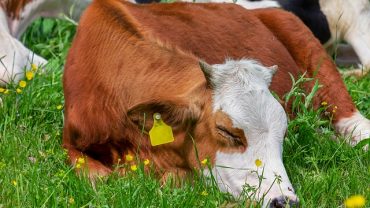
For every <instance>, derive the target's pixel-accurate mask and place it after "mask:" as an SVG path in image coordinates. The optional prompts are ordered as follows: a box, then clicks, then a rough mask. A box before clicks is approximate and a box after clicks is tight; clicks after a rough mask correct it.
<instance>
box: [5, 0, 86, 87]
mask: <svg viewBox="0 0 370 208" xmlns="http://www.w3.org/2000/svg"><path fill="white" fill-rule="evenodd" d="M88 3H90V0H77V1H74V0H0V61H1V63H0V86H1V85H5V84H8V83H10V82H11V81H15V82H17V81H18V80H19V79H21V78H22V77H23V74H24V68H30V65H31V64H32V63H34V64H36V65H43V64H45V63H46V62H47V61H46V60H45V59H44V58H42V57H40V56H38V55H37V54H35V53H34V52H32V51H31V50H29V49H28V48H26V47H25V46H24V45H23V44H22V43H21V42H20V41H19V40H18V39H19V38H20V36H21V35H22V33H23V32H24V31H25V30H26V28H27V27H28V25H29V24H30V23H31V22H32V21H34V20H35V19H36V18H38V17H41V16H43V17H58V16H59V15H61V14H66V15H71V17H72V18H73V19H76V20H77V19H78V18H79V16H80V14H81V12H82V10H83V9H85V7H86V6H87V4H88Z"/></svg>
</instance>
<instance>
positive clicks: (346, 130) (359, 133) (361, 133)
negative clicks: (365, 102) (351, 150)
mask: <svg viewBox="0 0 370 208" xmlns="http://www.w3.org/2000/svg"><path fill="white" fill-rule="evenodd" d="M335 128H336V130H337V132H339V133H340V134H342V135H344V136H345V137H349V138H350V139H349V140H348V143H349V144H350V145H352V146H355V145H356V144H358V143H359V142H360V141H362V140H364V139H367V138H369V137H370V120H369V119H367V118H365V117H364V116H363V115H361V113H360V112H358V111H357V112H355V113H354V114H353V115H352V116H351V117H349V118H343V119H340V120H339V121H338V122H337V123H336V124H335Z"/></svg>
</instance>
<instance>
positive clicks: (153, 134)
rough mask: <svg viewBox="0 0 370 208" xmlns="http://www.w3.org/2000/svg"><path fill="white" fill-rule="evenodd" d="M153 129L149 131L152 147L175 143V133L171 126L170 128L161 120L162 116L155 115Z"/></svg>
mask: <svg viewBox="0 0 370 208" xmlns="http://www.w3.org/2000/svg"><path fill="white" fill-rule="evenodd" d="M153 120H154V123H153V127H152V129H150V131H149V137H150V143H151V144H152V146H157V145H161V144H166V143H170V142H173V141H174V140H175V138H174V137H173V132H172V128H171V126H168V125H167V124H166V123H164V121H163V120H162V118H161V114H159V113H154V115H153Z"/></svg>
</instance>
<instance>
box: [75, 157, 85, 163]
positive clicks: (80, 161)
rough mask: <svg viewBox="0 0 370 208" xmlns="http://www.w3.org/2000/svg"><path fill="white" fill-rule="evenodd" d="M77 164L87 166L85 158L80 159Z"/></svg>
mask: <svg viewBox="0 0 370 208" xmlns="http://www.w3.org/2000/svg"><path fill="white" fill-rule="evenodd" d="M77 163H78V164H85V158H83V157H79V158H78V159H77Z"/></svg>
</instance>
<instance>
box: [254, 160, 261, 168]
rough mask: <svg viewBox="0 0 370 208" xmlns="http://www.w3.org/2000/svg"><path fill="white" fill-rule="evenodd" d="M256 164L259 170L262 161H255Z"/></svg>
mask: <svg viewBox="0 0 370 208" xmlns="http://www.w3.org/2000/svg"><path fill="white" fill-rule="evenodd" d="M254 164H256V166H257V168H258V167H260V166H261V165H262V161H261V160H260V159H257V160H256V161H254Z"/></svg>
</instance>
